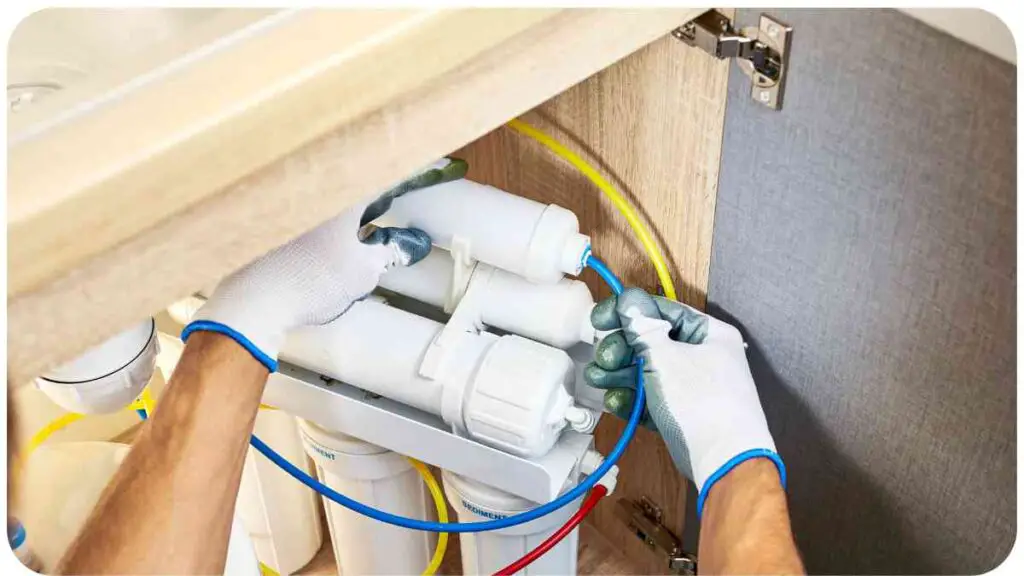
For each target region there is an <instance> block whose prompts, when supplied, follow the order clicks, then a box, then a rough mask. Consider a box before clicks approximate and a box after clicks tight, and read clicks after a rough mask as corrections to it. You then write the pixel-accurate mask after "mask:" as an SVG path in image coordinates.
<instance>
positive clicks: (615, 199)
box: [506, 119, 677, 300]
mask: <svg viewBox="0 0 1024 576" xmlns="http://www.w3.org/2000/svg"><path fill="white" fill-rule="evenodd" d="M506 125H507V126H508V127H509V128H511V129H513V130H515V131H516V132H518V133H520V134H522V135H524V136H528V137H529V138H532V139H533V140H536V141H537V142H538V143H540V144H541V145H542V146H544V147H545V148H547V149H548V150H550V151H551V152H553V153H554V154H555V155H556V156H558V157H559V158H561V159H563V160H565V161H566V162H568V163H569V164H571V165H572V166H573V167H574V168H576V169H577V170H579V171H580V173H582V174H583V175H584V176H586V177H587V179H588V180H590V181H591V182H593V183H594V186H597V188H598V189H599V190H600V191H601V192H603V193H604V195H605V196H606V197H607V198H608V199H609V200H611V203H612V205H614V206H615V209H616V210H618V211H619V213H620V214H622V216H623V217H624V218H625V219H626V222H628V223H629V227H630V228H632V229H633V233H634V234H636V237H637V239H638V240H640V244H642V245H643V247H644V252H646V253H647V258H648V259H649V260H650V261H651V264H653V265H654V269H655V271H656V272H657V273H658V281H659V282H660V283H661V288H662V290H664V291H665V296H667V297H668V298H670V299H672V300H676V299H677V298H676V287H675V284H674V283H673V282H672V273H671V272H669V269H668V264H666V263H665V257H664V256H662V254H661V249H660V248H658V244H657V243H656V242H655V241H654V237H653V236H651V232H650V230H648V229H647V226H645V225H644V223H643V220H641V219H640V216H639V215H638V214H637V213H636V210H635V209H633V206H632V205H631V204H630V203H629V200H627V199H626V197H625V196H623V195H622V193H621V192H619V191H618V190H616V188H615V187H614V186H612V185H611V183H610V182H608V181H607V180H605V178H604V177H603V176H601V173H600V172H598V171H597V170H596V169H595V168H594V167H593V166H591V165H590V164H588V163H587V162H586V161H585V160H584V159H582V158H580V157H579V156H577V155H576V154H575V153H574V152H573V151H572V150H569V149H568V148H566V147H565V146H563V145H562V144H560V143H559V142H558V141H557V140H555V139H554V138H552V137H551V136H548V135H547V134H545V133H544V132H542V131H540V130H539V129H537V128H535V127H533V126H531V125H529V124H527V123H526V122H523V121H522V120H517V119H513V120H509V121H508V123H507V124H506Z"/></svg>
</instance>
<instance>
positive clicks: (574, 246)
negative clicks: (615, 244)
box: [561, 233, 590, 276]
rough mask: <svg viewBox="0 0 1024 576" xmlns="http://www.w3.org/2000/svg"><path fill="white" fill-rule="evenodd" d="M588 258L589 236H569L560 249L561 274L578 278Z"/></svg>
mask: <svg viewBox="0 0 1024 576" xmlns="http://www.w3.org/2000/svg"><path fill="white" fill-rule="evenodd" d="M588 256H590V236H587V235H585V234H578V233H577V234H573V235H572V236H569V238H568V239H567V240H566V241H565V246H564V247H563V248H562V260H561V269H562V272H565V273H566V274H570V275H572V276H579V275H580V272H583V266H584V265H586V263H587V262H586V260H587V257H588Z"/></svg>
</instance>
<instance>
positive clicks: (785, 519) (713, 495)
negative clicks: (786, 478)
mask: <svg viewBox="0 0 1024 576" xmlns="http://www.w3.org/2000/svg"><path fill="white" fill-rule="evenodd" d="M697 557H698V558H699V559H700V561H699V564H698V566H699V569H700V572H701V573H702V574H802V573H803V572H804V567H803V563H802V562H801V561H800V555H799V554H798V552H797V549H796V544H795V542H794V541H793V533H792V530H791V528H790V525H789V512H788V509H787V506H786V494H785V492H784V491H783V489H782V485H781V483H780V482H779V473H778V469H777V468H776V467H775V464H773V463H772V462H771V461H770V460H767V459H764V458H757V459H752V460H747V461H746V462H743V463H741V464H739V465H738V466H736V467H735V468H733V469H732V470H731V471H730V472H729V473H728V474H726V475H725V476H723V477H722V479H721V480H719V481H718V482H717V483H715V485H714V486H712V487H711V490H710V492H709V493H708V497H707V501H706V502H705V503H704V513H703V518H702V520H701V525H700V544H699V549H698V554H697Z"/></svg>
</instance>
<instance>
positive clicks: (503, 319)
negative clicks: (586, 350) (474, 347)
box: [380, 248, 595, 349]
mask: <svg viewBox="0 0 1024 576" xmlns="http://www.w3.org/2000/svg"><path fill="white" fill-rule="evenodd" d="M454 268H455V261H454V260H453V259H452V256H451V253H449V252H448V251H446V250H442V249H440V248H435V249H433V250H432V251H431V252H430V254H428V255H427V257H426V258H424V259H423V260H421V261H420V262H417V263H416V264H415V265H413V266H397V267H395V268H392V269H391V270H389V271H388V272H387V273H386V274H384V275H383V276H381V279H380V286H381V288H385V289H387V290H390V291H392V292H396V293H398V294H402V295H403V296H408V297H409V298H412V299H414V300H419V301H420V302H424V303H426V304H430V305H432V306H436V307H438V308H445V307H446V306H447V305H448V304H449V303H448V299H449V295H450V293H451V292H452V289H453V286H452V282H453V278H454V275H453V274H454ZM468 284H469V287H467V288H465V289H459V290H456V292H468V291H469V290H473V291H474V292H478V293H479V294H481V297H480V298H479V300H476V301H474V302H473V304H472V305H473V306H475V307H476V309H475V310H473V314H474V315H475V317H476V318H478V319H479V321H480V323H482V324H484V325H486V326H491V327H494V328H498V329H500V330H504V331H506V332H512V333H514V334H519V335H520V336H525V337H527V338H530V339H532V340H537V341H538V342H543V343H545V344H550V345H551V346H555V347H557V348H563V349H564V348H568V347H570V346H572V345H573V344H576V343H578V342H586V343H588V344H590V343H593V342H594V334H595V332H594V327H593V325H592V324H591V323H590V311H591V310H592V309H593V307H594V297H593V296H592V295H591V294H590V290H589V289H588V288H587V285H586V284H584V283H583V282H580V281H578V280H570V279H568V278H561V279H560V280H558V281H557V282H554V283H550V284H537V283H534V282H530V281H528V280H526V279H525V278H523V277H522V276H517V275H515V274H512V273H511V272H506V271H505V270H500V269H497V268H494V267H493V266H489V265H487V264H477V265H476V267H475V269H474V271H473V273H472V276H471V277H470V278H469V282H468Z"/></svg>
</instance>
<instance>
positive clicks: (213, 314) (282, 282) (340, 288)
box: [181, 159, 466, 372]
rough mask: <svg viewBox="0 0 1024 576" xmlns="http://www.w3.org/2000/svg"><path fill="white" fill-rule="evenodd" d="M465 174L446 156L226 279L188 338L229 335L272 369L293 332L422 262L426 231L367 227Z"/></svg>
mask: <svg viewBox="0 0 1024 576" xmlns="http://www.w3.org/2000/svg"><path fill="white" fill-rule="evenodd" d="M465 174H466V163H465V162H464V161H462V160H455V159H452V160H448V161H442V162H439V163H437V164H435V165H434V167H432V168H430V169H428V170H426V171H424V172H421V173H419V174H417V175H415V176H413V177H412V178H409V179H408V180H405V181H404V182H402V183H401V184H399V185H398V186H396V187H394V188H392V189H390V190H388V191H387V192H385V193H384V194H382V195H381V196H380V197H379V198H377V199H376V200H374V201H372V202H361V203H358V204H357V205H355V206H352V207H350V208H348V209H347V210H345V211H344V212H342V213H341V214H340V215H338V216H336V217H335V218H333V219H331V220H329V221H327V222H326V223H324V224H322V225H320V226H319V227H317V228H315V229H313V230H311V231H309V232H307V233H306V234H304V235H302V236H300V237H298V238H296V239H295V240H292V241H291V242H289V243H287V244H285V245H283V246H280V247H278V248H275V249H274V250H271V251H270V252H269V253H267V254H266V255H264V256H262V257H260V258H259V259H257V260H255V261H253V262H251V263H250V264H248V265H246V266H245V267H244V268H242V269H241V270H239V271H237V272H235V273H234V274H231V275H230V276H228V277H227V278H225V279H224V280H222V281H221V282H220V284H219V285H218V286H217V288H216V290H214V293H213V294H212V295H211V297H210V298H209V300H207V301H206V303H205V304H204V305H203V306H202V307H201V308H200V309H199V310H198V311H197V312H196V315H195V317H194V319H193V321H192V322H190V323H189V325H188V326H186V327H185V330H184V331H183V332H182V335H181V338H182V340H186V339H187V338H188V337H189V335H190V334H192V333H193V332H195V331H197V330H207V331H213V332H219V333H221V334H226V335H228V336H230V337H232V338H234V339H235V340H236V341H237V342H238V343H239V344H241V345H242V346H243V347H245V348H246V349H247V350H248V351H249V352H250V353H252V355H253V356H255V357H256V359H257V360H259V361H260V362H262V363H263V364H264V365H265V366H266V367H267V369H268V370H270V371H271V372H273V371H275V370H277V355H278V353H279V352H280V350H281V346H282V345H283V343H284V338H285V334H286V333H287V332H288V331H289V330H291V329H293V328H297V327H299V326H306V325H315V324H325V323H327V322H330V321H331V320H334V319H335V318H337V317H338V316H341V315H342V314H343V313H344V312H345V311H346V310H348V308H349V306H351V305H352V303H353V302H355V301H356V300H359V299H361V298H363V297H365V296H366V295H367V294H369V293H370V291H371V290H373V289H374V288H375V287H376V286H377V282H378V281H379V279H380V276H381V274H383V273H384V272H385V271H386V270H388V269H389V268H391V267H392V266H408V265H410V264H413V263H415V262H418V261H420V260H421V259H423V257H425V256H426V255H427V254H428V253H429V252H430V238H429V237H428V236H427V235H426V233H424V232H423V231H421V230H416V229H411V228H410V229H406V228H373V227H370V226H367V227H366V228H364V226H365V225H366V224H368V223H369V222H371V221H373V220H375V219H376V218H378V217H379V216H381V215H382V214H383V213H384V212H386V211H387V210H388V209H389V208H390V207H391V202H392V200H394V199H395V198H397V197H399V196H401V195H402V194H405V193H406V192H409V191H412V190H418V189H421V188H426V187H429V186H433V185H435V184H439V183H441V182H449V181H452V180H457V179H459V178H462V177H463V176H465Z"/></svg>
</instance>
